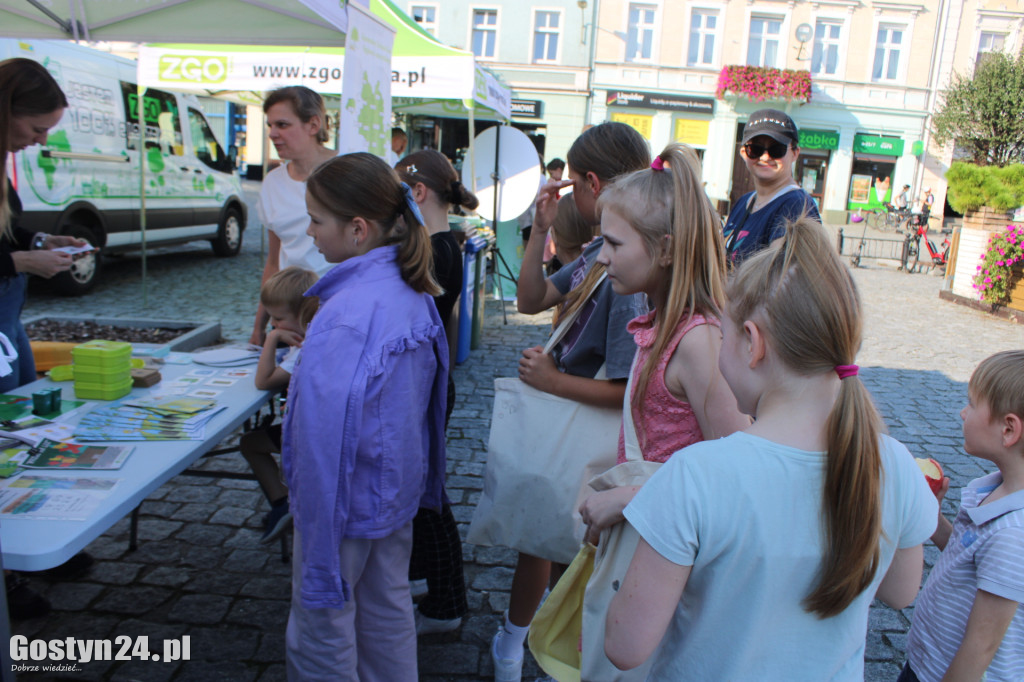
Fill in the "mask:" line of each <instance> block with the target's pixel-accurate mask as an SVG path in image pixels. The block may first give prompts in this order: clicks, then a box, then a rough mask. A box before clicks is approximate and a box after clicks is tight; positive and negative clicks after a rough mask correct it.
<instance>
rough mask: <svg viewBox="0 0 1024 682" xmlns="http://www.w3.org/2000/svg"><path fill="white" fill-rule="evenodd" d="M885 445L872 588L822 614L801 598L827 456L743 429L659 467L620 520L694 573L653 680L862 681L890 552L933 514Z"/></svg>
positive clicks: (920, 533) (925, 526)
mask: <svg viewBox="0 0 1024 682" xmlns="http://www.w3.org/2000/svg"><path fill="white" fill-rule="evenodd" d="M881 445H882V452H881V457H882V467H883V470H884V472H885V476H884V477H883V489H882V528H883V530H884V535H883V536H882V539H881V561H880V563H879V566H878V570H877V571H876V573H875V577H874V580H873V581H872V583H871V585H869V586H868V588H867V589H866V590H864V592H862V593H861V594H860V596H858V597H857V599H855V600H854V601H853V602H852V603H851V604H850V606H849V607H847V608H846V609H845V610H844V611H843V612H842V613H840V614H839V615H837V616H834V617H832V618H827V619H824V620H822V619H819V618H818V616H817V615H815V614H813V613H808V612H807V611H804V609H803V607H802V606H801V602H802V601H803V600H804V598H805V597H807V595H808V594H810V592H811V590H812V588H813V586H814V583H815V581H816V579H817V574H818V570H819V567H820V564H821V559H822V555H823V547H824V542H823V540H824V532H823V527H822V513H821V493H822V477H823V475H824V470H825V468H824V467H825V455H824V453H821V452H807V451H804V450H797V449H795V448H791V447H787V446H784V445H779V444H777V443H773V442H771V441H768V440H765V439H763V438H759V437H756V436H752V435H750V434H746V433H742V432H741V433H734V434H733V435H731V436H728V437H726V438H722V439H719V440H714V441H704V442H702V443H696V444H694V445H691V446H690V447H688V448H686V449H684V450H682V451H680V452H679V453H676V454H675V455H674V456H672V458H671V459H669V461H668V462H667V463H666V464H665V465H663V466H662V467H661V469H660V470H659V471H658V472H657V473H656V474H655V475H654V476H653V477H652V478H651V480H650V481H648V482H647V484H646V485H644V487H643V488H641V489H640V492H639V493H638V494H637V496H636V497H635V498H634V499H633V501H632V502H631V503H630V504H629V505H628V506H627V507H626V510H625V516H626V518H627V519H628V520H629V522H630V523H631V524H633V526H634V527H635V528H636V530H637V531H638V532H639V533H640V535H641V536H642V537H643V538H644V540H646V541H647V543H648V544H649V545H651V547H653V548H654V549H655V551H657V552H658V553H659V554H661V555H662V556H663V557H665V558H666V559H668V560H669V561H672V562H674V563H676V564H679V565H681V566H693V570H692V571H691V573H690V577H689V580H688V581H687V584H686V589H685V590H684V591H683V596H682V598H681V599H680V601H679V604H678V606H677V607H676V612H675V615H674V617H673V619H672V622H671V624H670V625H669V628H668V631H667V632H666V634H665V637H664V639H663V640H662V642H661V646H660V647H659V649H658V650H657V651H656V653H655V654H654V656H655V659H654V665H653V667H652V669H651V676H650V678H649V679H652V680H672V681H673V682H677V681H679V680H700V681H702V682H703V681H706V680H791V681H795V680H807V681H808V682H812V681H813V682H825V681H826V680H837V681H838V680H844V681H850V682H852V681H853V680H857V681H858V682H860V681H862V680H863V679H864V640H865V636H866V632H867V621H868V607H869V606H870V605H871V601H872V599H873V598H874V595H875V592H876V590H877V588H878V584H879V583H880V582H881V580H882V578H883V577H884V576H885V573H886V571H887V570H888V568H889V564H890V563H891V562H892V558H893V554H894V553H895V550H896V548H897V547H899V548H906V547H913V546H915V545H919V544H921V543H922V542H924V541H925V540H927V539H928V538H929V537H930V536H931V534H932V533H933V532H934V531H935V526H936V523H937V519H938V503H937V502H936V500H935V496H934V495H932V493H931V491H930V490H929V489H928V484H927V483H926V481H925V478H924V476H922V475H921V470H920V469H919V468H918V467H917V464H916V463H915V462H914V458H913V457H912V456H911V455H910V453H909V452H908V451H907V449H906V448H905V447H904V446H903V445H902V444H901V443H899V442H898V441H896V440H894V439H892V438H890V437H888V436H882V440H881Z"/></svg>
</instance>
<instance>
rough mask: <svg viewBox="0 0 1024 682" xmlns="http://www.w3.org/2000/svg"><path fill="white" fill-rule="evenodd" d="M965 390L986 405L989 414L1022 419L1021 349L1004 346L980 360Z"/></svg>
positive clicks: (1023, 362)
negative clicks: (997, 351)
mask: <svg viewBox="0 0 1024 682" xmlns="http://www.w3.org/2000/svg"><path fill="white" fill-rule="evenodd" d="M967 390H968V392H970V394H971V395H972V396H974V397H976V398H980V399H981V400H984V401H985V403H986V404H987V405H988V406H989V410H990V411H991V413H992V418H993V419H996V418H1001V417H1004V416H1006V415H1008V414H1015V415H1017V416H1018V417H1020V418H1021V419H1024V350H1004V351H1002V352H1001V353H996V354H995V355H991V356H989V357H987V358H985V359H984V360H982V361H981V364H980V365H978V368H977V369H975V370H974V374H972V375H971V381H970V383H968V384H967Z"/></svg>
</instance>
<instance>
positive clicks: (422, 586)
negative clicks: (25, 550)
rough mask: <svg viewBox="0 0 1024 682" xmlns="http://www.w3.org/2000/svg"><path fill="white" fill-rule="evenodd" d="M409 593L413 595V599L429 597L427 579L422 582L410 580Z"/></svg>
mask: <svg viewBox="0 0 1024 682" xmlns="http://www.w3.org/2000/svg"><path fill="white" fill-rule="evenodd" d="M409 592H410V593H411V594H412V598H413V599H419V598H420V597H425V596H427V592H428V588H427V579H426V578H423V579H421V580H410V581H409Z"/></svg>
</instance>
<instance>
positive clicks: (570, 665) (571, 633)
mask: <svg viewBox="0 0 1024 682" xmlns="http://www.w3.org/2000/svg"><path fill="white" fill-rule="evenodd" d="M594 551H595V547H594V546H593V545H591V544H589V543H584V544H583V546H582V547H580V551H579V552H577V554H576V558H575V559H573V560H572V563H571V564H569V568H567V569H566V570H565V573H563V574H562V577H561V578H560V579H559V580H558V583H557V584H556V585H555V589H553V590H551V594H549V595H548V598H547V599H545V600H544V603H543V604H542V605H541V607H540V609H539V610H538V611H537V614H536V615H535V616H534V617H533V621H532V622H531V623H530V653H532V654H533V657H534V658H535V659H536V660H537V664H538V665H539V666H540V667H541V669H542V670H544V672H546V673H547V674H548V675H550V676H551V677H553V678H555V679H556V680H558V682H579V680H580V645H581V636H582V626H583V593H584V591H585V590H586V589H587V583H588V582H589V581H590V574H591V573H592V572H593V571H594Z"/></svg>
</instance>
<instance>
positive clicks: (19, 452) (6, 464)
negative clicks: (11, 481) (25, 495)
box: [0, 440, 32, 478]
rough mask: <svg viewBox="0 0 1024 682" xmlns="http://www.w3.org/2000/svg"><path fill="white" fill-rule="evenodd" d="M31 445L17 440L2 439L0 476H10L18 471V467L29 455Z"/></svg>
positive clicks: (0, 445) (0, 444)
mask: <svg viewBox="0 0 1024 682" xmlns="http://www.w3.org/2000/svg"><path fill="white" fill-rule="evenodd" d="M31 445H32V444H29V445H26V444H25V443H23V442H21V441H17V440H2V441H0V478H9V477H11V476H13V475H14V474H15V473H17V471H18V467H20V466H21V463H22V462H24V461H25V458H26V457H28V449H29V447H31Z"/></svg>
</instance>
